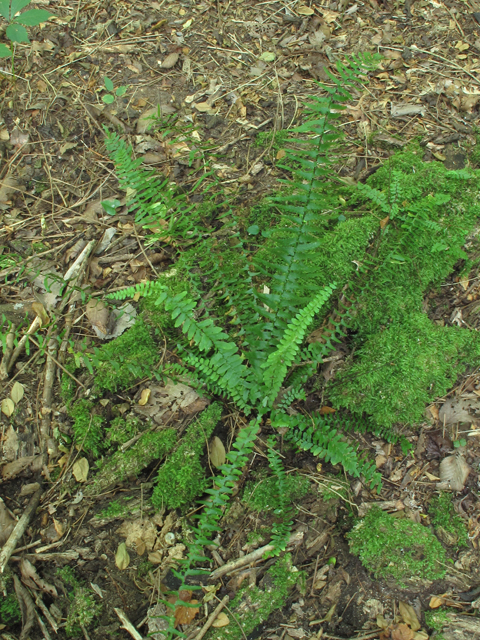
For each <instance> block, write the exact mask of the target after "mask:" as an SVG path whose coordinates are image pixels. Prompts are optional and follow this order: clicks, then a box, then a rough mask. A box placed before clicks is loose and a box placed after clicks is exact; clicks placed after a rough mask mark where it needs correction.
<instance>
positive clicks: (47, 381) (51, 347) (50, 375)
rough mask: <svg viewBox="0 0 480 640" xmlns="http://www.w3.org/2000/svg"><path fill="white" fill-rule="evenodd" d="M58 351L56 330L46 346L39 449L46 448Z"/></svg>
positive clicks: (43, 449) (44, 449)
mask: <svg viewBox="0 0 480 640" xmlns="http://www.w3.org/2000/svg"><path fill="white" fill-rule="evenodd" d="M57 352H58V331H54V332H53V334H52V336H51V337H50V340H49V341H48V347H47V362H46V365H45V377H44V381H43V393H42V424H41V427H40V451H43V452H45V451H46V449H47V438H48V436H49V435H50V424H51V413H52V393H53V381H54V380H55V356H54V355H53V354H55V355H57ZM57 362H58V361H57Z"/></svg>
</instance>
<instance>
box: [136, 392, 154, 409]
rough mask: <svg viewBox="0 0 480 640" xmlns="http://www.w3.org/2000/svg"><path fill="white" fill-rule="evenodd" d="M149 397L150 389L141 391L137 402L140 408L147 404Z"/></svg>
mask: <svg viewBox="0 0 480 640" xmlns="http://www.w3.org/2000/svg"><path fill="white" fill-rule="evenodd" d="M151 395H152V390H151V389H143V390H142V393H141V395H140V400H139V401H138V404H139V405H140V406H141V407H144V406H145V405H146V404H147V402H148V401H149V400H150V396H151Z"/></svg>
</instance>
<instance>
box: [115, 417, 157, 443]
mask: <svg viewBox="0 0 480 640" xmlns="http://www.w3.org/2000/svg"><path fill="white" fill-rule="evenodd" d="M147 426H148V423H147V424H145V423H142V421H141V420H140V419H139V418H137V417H136V416H131V415H130V416H127V417H126V418H120V417H119V418H114V419H113V420H112V421H111V422H110V426H109V427H108V429H106V430H105V432H106V436H107V440H108V442H109V443H112V444H120V445H122V444H124V443H125V442H128V440H130V439H131V438H133V437H135V436H136V435H137V434H138V433H140V432H141V431H143V430H144V429H145V428H146V427H147Z"/></svg>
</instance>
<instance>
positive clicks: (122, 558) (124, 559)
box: [115, 542, 130, 571]
mask: <svg viewBox="0 0 480 640" xmlns="http://www.w3.org/2000/svg"><path fill="white" fill-rule="evenodd" d="M115 564H116V565H117V567H118V568H119V569H120V571H123V570H124V569H126V568H127V567H128V565H129V564H130V556H129V555H128V551H127V545H126V544H125V542H121V543H120V544H119V545H118V549H117V553H116V554H115Z"/></svg>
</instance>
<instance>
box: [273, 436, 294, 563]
mask: <svg viewBox="0 0 480 640" xmlns="http://www.w3.org/2000/svg"><path fill="white" fill-rule="evenodd" d="M267 445H268V450H267V458H268V464H269V466H270V469H271V470H272V471H273V473H274V475H275V478H276V489H277V498H278V503H279V507H278V508H277V509H275V511H274V513H275V515H277V516H279V518H280V520H279V521H278V522H276V523H275V524H274V525H273V527H272V538H271V540H270V544H271V545H273V549H272V551H270V553H269V554H268V555H269V556H278V555H280V553H282V552H283V551H285V549H286V548H287V544H288V540H289V537H290V530H291V527H292V524H293V520H292V519H291V518H292V515H293V514H292V508H291V505H289V504H288V497H287V491H286V478H287V476H286V474H285V469H284V468H283V464H282V460H281V458H280V456H279V454H278V453H277V452H276V451H275V448H274V447H275V437H273V436H271V437H270V438H269V439H268V441H267Z"/></svg>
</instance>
